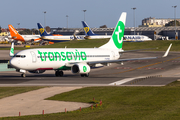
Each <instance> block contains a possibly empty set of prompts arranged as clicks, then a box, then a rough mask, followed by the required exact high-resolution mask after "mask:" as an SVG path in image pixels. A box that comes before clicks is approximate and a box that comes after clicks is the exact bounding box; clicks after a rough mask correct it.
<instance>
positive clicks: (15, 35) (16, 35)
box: [8, 25, 24, 41]
mask: <svg viewBox="0 0 180 120" xmlns="http://www.w3.org/2000/svg"><path fill="white" fill-rule="evenodd" d="M8 27H9V31H10V34H11V38H12V39H14V40H19V41H24V38H23V37H22V36H21V35H20V34H19V33H18V32H17V31H16V29H14V27H13V26H12V25H8Z"/></svg>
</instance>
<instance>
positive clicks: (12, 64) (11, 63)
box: [9, 58, 18, 67]
mask: <svg viewBox="0 0 180 120" xmlns="http://www.w3.org/2000/svg"><path fill="white" fill-rule="evenodd" d="M9 63H10V65H11V66H13V67H17V63H18V61H17V60H16V59H13V58H12V59H11V60H10V62H9Z"/></svg>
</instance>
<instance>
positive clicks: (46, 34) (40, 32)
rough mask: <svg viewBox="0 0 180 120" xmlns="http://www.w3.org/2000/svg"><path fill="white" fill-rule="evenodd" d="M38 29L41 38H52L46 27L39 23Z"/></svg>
mask: <svg viewBox="0 0 180 120" xmlns="http://www.w3.org/2000/svg"><path fill="white" fill-rule="evenodd" d="M37 26H38V29H39V34H40V36H51V35H49V34H48V33H47V32H46V30H45V29H44V27H43V26H42V25H41V23H37Z"/></svg>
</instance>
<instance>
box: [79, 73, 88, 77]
mask: <svg viewBox="0 0 180 120" xmlns="http://www.w3.org/2000/svg"><path fill="white" fill-rule="evenodd" d="M81 77H89V73H87V74H81Z"/></svg>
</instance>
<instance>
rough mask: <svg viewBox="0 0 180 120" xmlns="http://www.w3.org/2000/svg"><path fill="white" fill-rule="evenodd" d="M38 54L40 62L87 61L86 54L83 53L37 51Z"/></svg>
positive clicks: (76, 51)
mask: <svg viewBox="0 0 180 120" xmlns="http://www.w3.org/2000/svg"><path fill="white" fill-rule="evenodd" d="M38 54H39V55H40V58H41V61H46V60H47V59H49V61H71V60H74V61H77V60H78V61H80V60H82V61H84V60H86V59H87V57H86V53H85V52H83V51H80V52H79V51H78V50H75V52H70V51H66V52H41V51H39V50H38Z"/></svg>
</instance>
